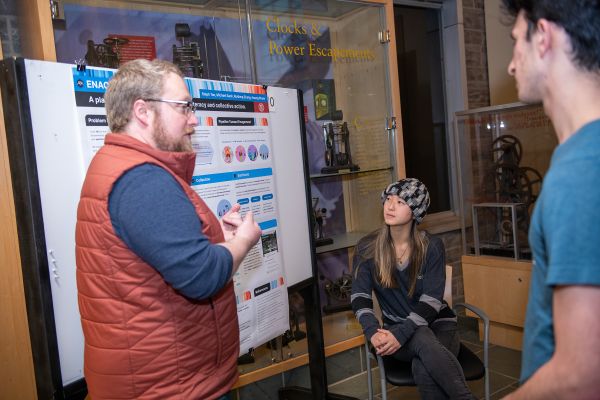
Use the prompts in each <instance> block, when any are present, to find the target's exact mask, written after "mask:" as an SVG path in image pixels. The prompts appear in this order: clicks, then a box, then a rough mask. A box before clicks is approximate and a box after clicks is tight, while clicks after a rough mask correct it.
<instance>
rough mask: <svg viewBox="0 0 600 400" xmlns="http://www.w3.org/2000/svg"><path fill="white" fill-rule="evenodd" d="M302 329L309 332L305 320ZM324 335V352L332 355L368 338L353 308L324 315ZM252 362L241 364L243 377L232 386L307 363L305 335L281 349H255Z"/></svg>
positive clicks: (357, 344)
mask: <svg viewBox="0 0 600 400" xmlns="http://www.w3.org/2000/svg"><path fill="white" fill-rule="evenodd" d="M300 329H301V330H302V331H305V332H306V327H305V326H304V324H300ZM323 336H324V341H325V356H326V357H329V356H332V355H335V354H338V353H341V352H343V351H346V350H349V349H352V348H355V347H359V346H362V345H363V344H364V342H365V339H364V335H363V333H362V328H361V327H360V324H359V323H358V322H357V321H356V319H355V318H354V314H353V313H352V312H351V311H346V312H340V313H335V314H330V315H326V316H323ZM254 359H255V361H254V362H253V363H252V364H245V365H240V366H239V367H238V369H239V372H240V377H239V379H238V381H237V382H236V384H235V385H234V386H233V388H239V387H242V386H246V385H248V384H250V383H253V382H257V381H260V380H262V379H265V378H268V377H270V376H273V375H276V374H280V373H282V372H285V371H289V370H291V369H294V368H298V367H301V366H303V365H307V364H308V349H307V342H306V339H302V340H300V341H292V342H290V343H289V345H288V346H284V347H283V350H282V352H279V353H278V352H277V351H276V350H271V349H268V348H267V346H266V344H265V345H262V346H260V347H258V348H257V349H256V350H255V352H254Z"/></svg>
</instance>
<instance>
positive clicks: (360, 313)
mask: <svg viewBox="0 0 600 400" xmlns="http://www.w3.org/2000/svg"><path fill="white" fill-rule="evenodd" d="M365 314H371V315H373V316H374V315H375V313H374V312H373V310H372V309H370V308H361V309H360V310H358V311H356V312H355V313H354V315H356V319H358V320H360V317H362V316H363V315H365Z"/></svg>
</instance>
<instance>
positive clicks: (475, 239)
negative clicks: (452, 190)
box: [455, 103, 558, 260]
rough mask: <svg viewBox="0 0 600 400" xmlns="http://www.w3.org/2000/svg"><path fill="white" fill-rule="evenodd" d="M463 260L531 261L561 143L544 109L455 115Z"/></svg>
mask: <svg viewBox="0 0 600 400" xmlns="http://www.w3.org/2000/svg"><path fill="white" fill-rule="evenodd" d="M455 134H456V143H457V152H458V154H457V159H458V167H459V170H458V177H459V190H460V193H459V198H460V207H461V212H460V215H461V227H462V239H463V248H464V252H465V254H471V255H476V256H479V255H490V256H501V257H511V258H514V259H515V260H529V259H531V251H530V249H529V244H528V240H527V232H528V229H529V222H530V218H531V213H532V211H533V207H534V205H535V201H536V199H537V197H538V195H539V193H540V190H541V186H542V182H543V179H544V175H545V174H546V171H547V170H548V167H549V164H550V159H551V156H552V152H553V150H554V148H555V147H556V146H557V144H558V142H557V138H556V134H555V133H554V129H553V127H552V123H551V122H550V120H549V119H548V117H547V116H546V115H545V114H544V110H543V108H542V106H541V105H539V104H538V105H527V104H522V103H515V104H507V105H502V106H496V107H487V108H481V109H476V110H470V111H465V112H459V113H456V118H455Z"/></svg>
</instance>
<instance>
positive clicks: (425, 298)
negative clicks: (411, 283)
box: [419, 294, 442, 312]
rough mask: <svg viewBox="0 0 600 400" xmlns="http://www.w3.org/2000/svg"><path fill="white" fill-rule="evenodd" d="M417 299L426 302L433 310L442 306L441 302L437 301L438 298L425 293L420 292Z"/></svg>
mask: <svg viewBox="0 0 600 400" xmlns="http://www.w3.org/2000/svg"><path fill="white" fill-rule="evenodd" d="M419 301H420V302H421V303H425V304H427V305H428V306H429V307H431V308H433V309H434V310H435V312H439V311H440V309H441V308H442V302H441V301H439V300H438V299H436V298H434V297H431V296H428V295H426V294H422V295H421V297H419Z"/></svg>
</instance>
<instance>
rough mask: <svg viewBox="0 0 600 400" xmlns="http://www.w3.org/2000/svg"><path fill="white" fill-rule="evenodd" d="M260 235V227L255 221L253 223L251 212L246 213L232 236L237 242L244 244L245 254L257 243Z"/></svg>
mask: <svg viewBox="0 0 600 400" xmlns="http://www.w3.org/2000/svg"><path fill="white" fill-rule="evenodd" d="M232 210H233V208H232ZM261 234H262V231H261V230H260V227H259V226H258V224H257V223H256V221H254V215H253V214H252V211H248V212H247V213H246V215H245V216H244V218H243V219H242V222H241V223H240V224H239V226H238V227H237V229H236V231H235V234H234V236H235V238H236V239H237V240H241V241H243V242H245V243H246V245H247V250H246V252H248V251H249V250H250V249H251V248H252V246H254V245H255V244H256V243H257V242H258V239H260V235H261Z"/></svg>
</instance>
